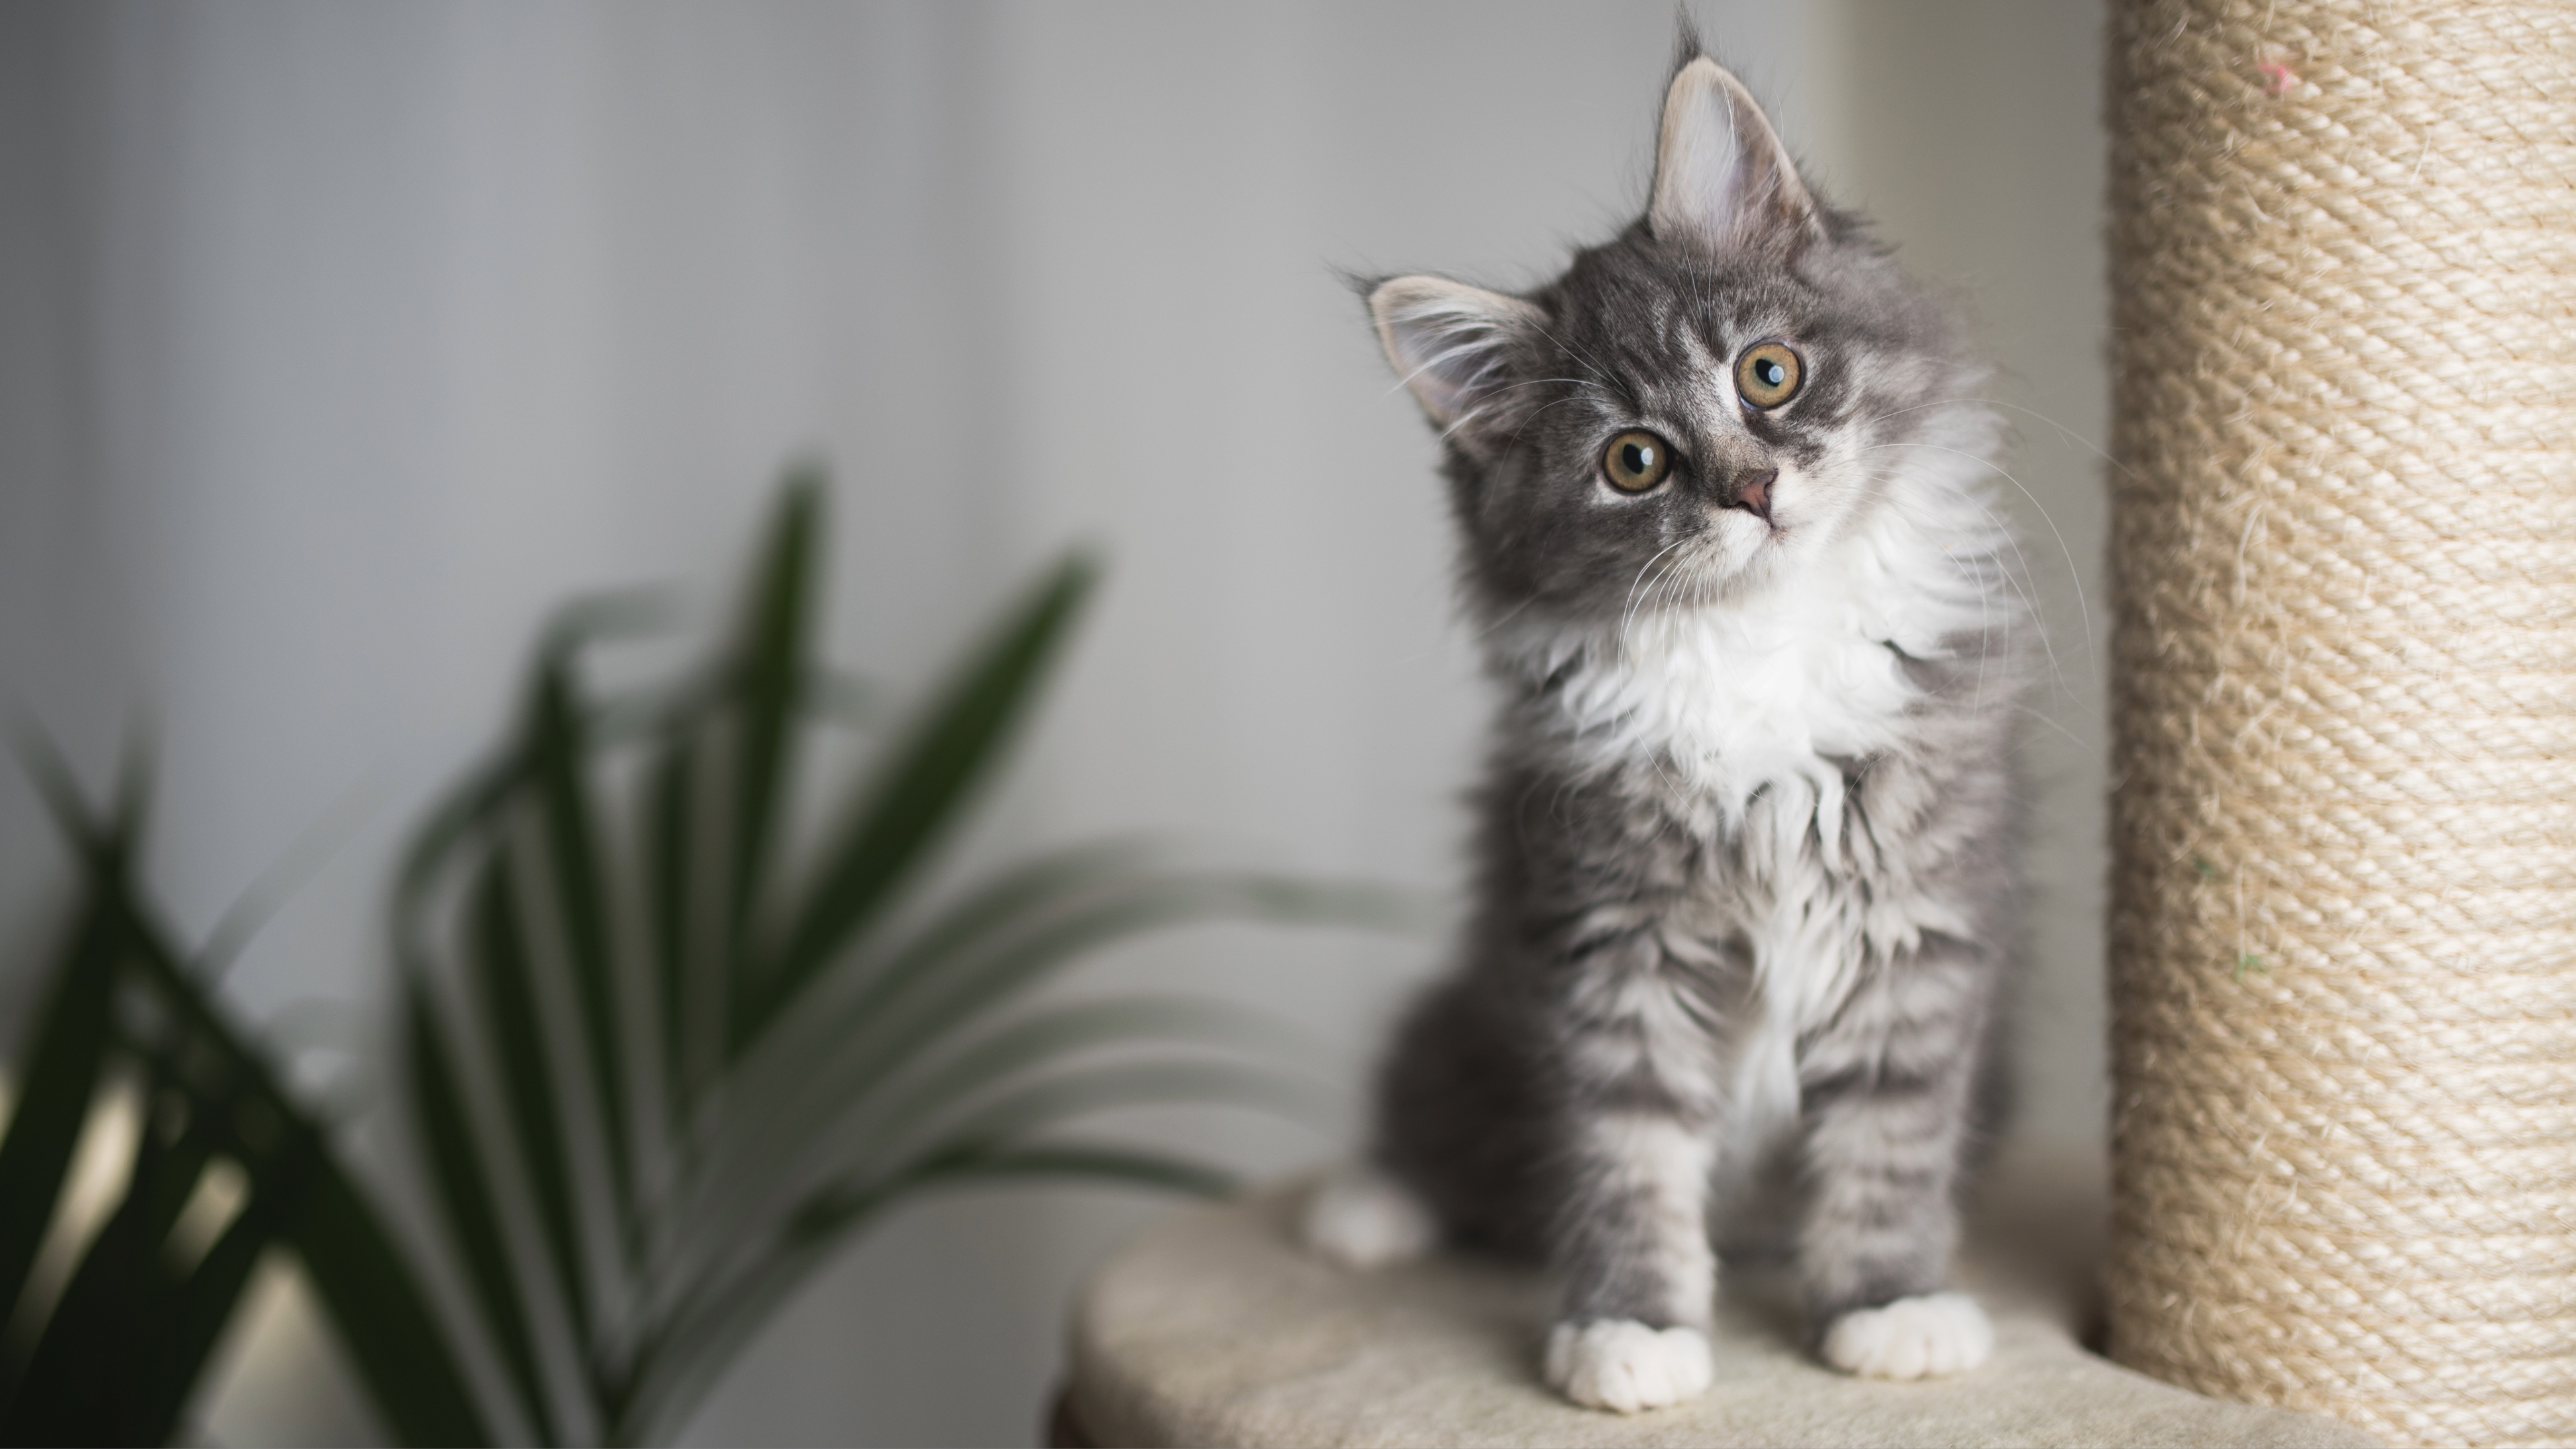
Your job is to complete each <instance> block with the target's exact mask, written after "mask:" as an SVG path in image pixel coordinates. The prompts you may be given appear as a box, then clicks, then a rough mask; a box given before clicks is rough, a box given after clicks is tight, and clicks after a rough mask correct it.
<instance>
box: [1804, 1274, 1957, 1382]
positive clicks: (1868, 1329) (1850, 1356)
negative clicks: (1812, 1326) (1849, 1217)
mask: <svg viewBox="0 0 2576 1449" xmlns="http://www.w3.org/2000/svg"><path fill="white" fill-rule="evenodd" d="M1994 1351H1995V1330H1994V1325H1992V1324H1990V1323H1988V1322H1986V1311H1985V1310H1984V1309H1982V1308H1979V1307H1978V1306H1977V1300H1975V1299H1974V1298H1971V1297H1969V1296H1968V1295H1967V1294H1965V1293H1925V1294H1921V1295H1919V1296H1917V1297H1913V1298H1899V1299H1897V1300H1896V1301H1895V1302H1893V1303H1882V1304H1880V1305H1879V1306H1878V1307H1876V1308H1860V1309H1855V1310H1853V1311H1852V1312H1849V1313H1846V1314H1844V1315H1843V1316H1842V1317H1840V1318H1837V1319H1835V1320H1834V1326H1833V1327H1831V1328H1829V1329H1827V1330H1825V1362H1827V1363H1829V1364H1832V1365H1833V1366H1834V1367H1836V1368H1838V1369H1841V1370H1842V1371H1843V1372H1845V1373H1853V1374H1858V1375H1860V1376H1861V1377H1863V1378H1870V1379H1920V1378H1937V1377H1939V1376H1941V1375H1943V1374H1955V1373H1965V1372H1967V1371H1968V1370H1969V1369H1972V1368H1975V1367H1976V1366H1977V1365H1979V1364H1981V1363H1984V1362H1985V1361H1986V1355H1987V1354H1990V1353H1992V1352H1994Z"/></svg>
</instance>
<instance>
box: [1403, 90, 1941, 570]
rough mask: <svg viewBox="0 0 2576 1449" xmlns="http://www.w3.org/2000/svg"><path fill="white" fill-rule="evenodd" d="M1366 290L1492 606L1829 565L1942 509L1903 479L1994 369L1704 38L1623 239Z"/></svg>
mask: <svg viewBox="0 0 2576 1449" xmlns="http://www.w3.org/2000/svg"><path fill="white" fill-rule="evenodd" d="M1369 310H1370V312H1371V313H1372V314H1373V315H1374V317H1375V318H1376V321H1377V329H1378V336H1379V339H1380V340H1381V341H1382V342H1383V343H1384V345H1385V347H1386V352H1387V356H1388V358H1389V360H1390V361H1392V362H1393V363H1394V365H1395V368H1396V371H1397V373H1398V374H1399V375H1400V376H1402V377H1403V379H1404V381H1405V383H1406V385H1407V386H1408V387H1410V388H1411V389H1412V391H1413V395H1414V397H1415V398H1416V399H1417V400H1419V401H1420V402H1421V404H1422V407H1423V410H1424V411H1425V412H1427V413H1428V414H1429V415H1430V417H1431V421H1432V423H1433V424H1434V426H1436V427H1438V428H1439V429H1440V432H1441V437H1442V439H1443V441H1444V444H1445V451H1446V460H1445V464H1444V470H1445V471H1446V473H1447V474H1448V477H1449V480H1450V485H1451V498H1452V504H1453V506H1454V508H1455V511H1456V513H1457V517H1458V520H1459V525H1460V528H1461V530H1462V532H1463V533H1464V535H1465V544H1466V563H1467V567H1466V571H1465V572H1466V578H1467V583H1468V587H1469V590H1470V594H1471V597H1472V599H1473V601H1474V603H1476V604H1477V605H1478V606H1479V607H1480V608H1481V609H1483V610H1484V611H1485V612H1487V613H1489V614H1498V613H1501V612H1504V611H1513V612H1518V611H1522V610H1528V609H1532V608H1533V607H1534V608H1535V610H1536V611H1537V612H1538V613H1540V614H1543V615H1546V616H1551V617H1555V618H1560V619H1567V620H1586V619H1607V618H1616V617H1620V616H1622V615H1623V614H1626V613H1628V612H1630V611H1634V610H1640V609H1644V610H1654V609H1665V608H1674V607H1690V606H1696V605H1702V604H1707V603H1712V602H1717V601H1721V600H1726V599H1730V598H1734V597H1740V596H1742V595H1743V594H1744V593H1746V592H1747V591H1752V590H1759V589H1761V588H1763V587H1765V586H1766V585H1768V584H1770V583H1772V582H1774V581H1777V580H1779V579H1782V578H1785V577H1789V576H1791V575H1793V574H1795V573H1796V572H1798V571H1799V570H1802V569H1806V568H1811V567H1814V566H1815V565H1816V563H1817V561H1818V560H1820V559H1822V558H1825V557H1827V556H1828V555H1829V554H1830V553H1831V552H1832V550H1833V549H1834V547H1835V545H1836V543H1837V541H1839V540H1843V539H1846V538H1849V537H1851V536H1853V535H1854V534H1855V532H1856V531H1857V530H1858V529H1859V528H1860V527H1861V526H1862V525H1863V523H1864V521H1865V520H1867V519H1868V518H1869V517H1870V516H1872V515H1873V514H1874V513H1878V512H1881V511H1883V510H1888V509H1898V510H1902V509H1907V508H1910V507H1931V506H1937V504H1936V503H1935V501H1934V500H1930V499H1922V500H1917V499H1909V498H1908V497H1906V496H1904V495H1905V492H1906V486H1907V485H1906V483H1905V481H1904V477H1905V475H1906V474H1907V473H1909V472H1910V471H1913V470H1912V469H1910V468H1909V467H1907V466H1906V464H1907V463H1908V461H1909V460H1912V461H1914V462H1918V463H1919V462H1920V460H1922V459H1923V458H1924V457H1925V450H1926V448H1927V447H1928V448H1932V449H1935V450H1938V449H1939V448H1941V447H1943V446H1944V445H1945V444H1944V442H1942V441H1927V440H1936V439H1942V438H1944V435H1945V434H1952V435H1955V434H1956V431H1957V423H1956V422H1955V420H1953V421H1949V422H1945V421H1944V419H1943V418H1942V415H1943V414H1944V413H1951V414H1956V413H1957V412H1958V411H1959V410H1958V409H1957V408H1956V407H1955V406H1950V405H1951V404H1954V403H1956V402H1957V400H1959V399H1961V398H1963V397H1964V396H1965V394H1967V393H1968V392H1970V391H1972V390H1973V389H1974V386H1975V384H1976V382H1977V380H1978V374H1977V371H1976V369H1975V367H1974V365H1973V364H1972V363H1971V362H1969V361H1968V360H1967V359H1966V358H1965V357H1964V356H1963V355H1962V354H1961V353H1960V351H1959V350H1958V342H1957V340H1956V337H1955V334H1954V333H1953V330H1952V329H1951V327H1950V326H1949V325H1948V324H1947V322H1946V319H1945V318H1944V316H1943V314H1942V312H1941V310H1940V309H1939V308H1937V307H1935V306H1934V305H1932V304H1931V302H1930V301H1929V300H1928V299H1927V298H1926V297H1924V296H1923V294H1921V293H1920V292H1918V291H1917V290H1915V289H1914V288H1913V287H1911V286H1910V285H1909V284H1907V283H1906V282H1905V280H1904V279H1903V278H1902V277H1901V276H1900V275H1899V274H1898V273H1897V271H1896V269H1895V267H1894V265H1893V264H1892V263H1891V262H1890V261H1889V260H1888V259H1887V257H1886V255H1885V253H1884V251H1883V250H1882V249H1880V248H1879V247H1877V246H1876V245H1874V244H1873V243H1871V242H1870V241H1869V240H1868V239H1867V238H1866V237H1865V236H1864V235H1862V234H1861V232H1860V229H1859V226H1858V224H1857V222H1855V221H1854V220H1853V219H1851V218H1850V217H1847V216H1845V215H1842V214H1840V213H1837V212H1835V211H1833V210H1832V209H1830V208H1828V207H1826V206H1825V205H1823V204H1822V203H1821V202H1819V201H1818V200H1817V198H1816V196H1815V193H1814V192H1813V191H1812V190H1810V189H1809V187H1808V186H1807V184H1806V183H1805V182H1804V181H1803V180H1801V179H1800V177H1799V175H1798V172H1797V168H1796V167H1795V165H1794V164H1793V163H1792V162H1791V160H1790V158H1789V154H1788V152H1787V151H1786V150H1785V149H1784V148H1783V147H1782V146H1781V144H1780V139H1779V137H1778V136H1777V135H1776V134H1774V132H1773V131H1772V129H1771V125H1770V122H1769V121H1768V120H1766V119H1765V118H1764V117H1763V114H1762V111H1761V109H1760V108H1759V107H1758V106H1756V105H1755V104H1754V102H1753V98H1752V96H1751V95H1749V94H1747V93H1746V91H1745V89H1744V87H1743V86H1742V85H1741V84H1739V83H1738V82H1737V81H1736V79H1735V77H1733V76H1732V75H1729V74H1728V73H1727V72H1726V71H1725V70H1723V69H1722V68H1720V67H1719V66H1718V64H1717V63H1716V62H1715V61H1712V60H1710V59H1708V58H1707V57H1705V56H1692V57H1690V58H1689V59H1688V60H1687V63H1685V64H1684V65H1682V66H1681V67H1680V69H1679V70H1678V71H1677V72H1676V73H1675V75H1674V77H1673V81H1672V85H1671V88H1670V89H1669V91H1668V92H1667V94H1666V96H1665V101H1664V113H1663V126H1662V130H1661V133H1660V136H1659V138H1658V141H1657V145H1656V150H1655V183H1654V193H1653V198H1652V200H1651V201H1650V202H1649V204H1648V206H1647V209H1646V214H1645V215H1644V216H1643V217H1641V218H1640V219H1639V220H1638V221H1637V222H1635V223H1634V224H1633V225H1631V226H1629V227H1628V228H1627V230H1626V231H1624V232H1623V233H1621V234H1620V236H1619V237H1618V238H1617V239H1616V240H1613V241H1612V242H1610V243H1609V244H1608V245H1605V246H1600V247H1595V248H1592V249H1590V250H1587V251H1584V252H1581V253H1579V254H1578V255H1577V256H1576V257H1575V259H1574V263H1573V265H1572V266H1571V267H1569V268H1568V269H1567V270H1566V272H1565V274H1564V275H1563V276H1561V277H1558V278H1557V279H1556V280H1555V281H1553V282H1551V283H1549V284H1548V285H1547V286H1545V287H1542V288H1540V289H1539V290H1537V291H1536V292H1534V293H1531V294H1529V295H1527V296H1506V295H1503V294H1501V293H1498V292H1490V291H1486V290H1483V289H1481V288H1477V287H1471V286H1467V285H1465V284H1463V283H1460V282H1453V281H1449V280H1447V279H1445V278H1440V277H1428V276H1408V277H1397V278H1394V279H1392V280H1390V281H1386V282H1382V283H1380V284H1378V285H1377V287H1376V288H1375V290H1374V291H1373V292H1372V293H1371V294H1370V297H1369ZM1960 441H1966V440H1965V439H1964V438H1960V437H1957V436H1950V437H1948V438H1947V442H1949V443H1956V442H1960ZM1971 446H1972V447H1974V446H1975V444H1973V443H1972V444H1971ZM1934 471H1936V472H1939V471H1955V470H1942V469H1935V470H1934Z"/></svg>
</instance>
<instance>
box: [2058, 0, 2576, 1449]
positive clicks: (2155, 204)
mask: <svg viewBox="0 0 2576 1449" xmlns="http://www.w3.org/2000/svg"><path fill="white" fill-rule="evenodd" d="M2110 95H2111V128H2112V135H2113V164H2112V177H2113V180H2112V218H2113V219H2112V229H2111V237H2112V258H2113V262H2112V275H2113V292H2114V296H2115V299H2116V300H2115V332H2114V342H2113V351H2114V355H2115V376H2116V421H2115V424H2114V433H2113V438H2114V441H2113V452H2114V454H2115V456H2116V457H2117V460H2118V464H2117V468H2116V470H2115V473H2114V476H2113V478H2112V494H2113V498H2114V511H2113V524H2112V562H2113V568H2114V571H2115V573H2116V576H2117V586H2118V591H2119V595H2120V600H2121V612H2120V616H2119V624H2118V628H2117V633H2116V636H2115V648H2114V653H2113V663H2112V674H2111V678H2112V689H2113V696H2114V718H2115V721H2116V725H2115V728H2116V745H2115V751H2116V753H2115V759H2114V775H2115V779H2116V781H2117V784H2116V788H2115V791H2114V797H2113V822H2114V823H2113V841H2114V867H2113V888H2112V896H2113V904H2112V910H2111V921H2110V940H2111V957H2112V981H2113V1009H2114V1017H2115V1075H2116V1109H2115V1110H2116V1115H2117V1121H2116V1127H2115V1134H2114V1160H2115V1167H2114V1184H2113V1213H2114V1231H2113V1241H2112V1251H2111V1270H2110V1275H2109V1289H2110V1305H2111V1329H2112V1332H2111V1343H2112V1351H2113V1353H2114V1355H2115V1356H2116V1357H2117V1358H2118V1359H2119V1360H2120V1361H2122V1362H2124V1363H2127V1364H2131V1365H2134V1366H2136V1367H2138V1368H2141V1369H2143V1370H2145V1371H2147V1372H2149V1373H2152V1374H2155V1375H2156V1376H2158V1377H2161V1378H2165V1379H2168V1380H2170V1381H2172V1382H2175V1383H2177V1384H2182V1385H2187V1386H2190V1387H2193V1388H2196V1389H2200V1390H2202V1391H2204V1392H2207V1393H2211V1394H2216V1395H2221V1396H2224V1397H2229V1398H2235V1399H2241V1400H2246V1401H2250V1402H2256V1403H2269V1404H2281V1405H2289V1406H2295V1407H2301V1408H2308V1409H2315V1410H2321V1411H2324V1412H2328V1413H2332V1414H2335V1415H2337V1416H2339V1417H2342V1418H2344V1419H2347V1420H2349V1421H2351V1422H2352V1423H2354V1424H2357V1425H2359V1426H2361V1427H2363V1428H2365V1429H2367V1430H2368V1431H2370V1432H2371V1433H2372V1434H2374V1435H2376V1436H2378V1437H2380V1438H2383V1439H2385V1440H2389V1441H2391V1442H2402V1443H2441V1444H2509V1443H2514V1444H2518V1443H2565V1442H2569V1441H2570V1440H2571V1439H2576V718H2571V714H2576V8H2571V7H2569V6H2568V5H2566V4H2565V3H2563V0H2152V3H2146V0H2138V3H2122V4H2117V5H2115V6H2114V7H2113V19H2112V35H2111V88H2110Z"/></svg>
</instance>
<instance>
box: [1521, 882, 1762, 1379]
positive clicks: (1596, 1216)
mask: <svg viewBox="0 0 2576 1449" xmlns="http://www.w3.org/2000/svg"><path fill="white" fill-rule="evenodd" d="M1623 957H1624V958H1626V959H1620V958H1623ZM1708 964H1709V963H1706V962H1693V963H1690V964H1687V965H1685V964H1683V963H1680V962H1677V961H1674V960H1671V959H1669V958H1668V957H1667V956H1666V955H1665V954H1664V952H1663V947H1662V946H1661V945H1660V944H1659V943H1658V942H1657V941H1656V939H1655V938H1654V937H1653V936H1652V935H1651V934H1650V933H1640V934H1639V935H1637V936H1634V937H1631V938H1630V939H1628V940H1627V941H1625V942H1624V943H1620V945H1619V946H1618V947H1617V948H1616V949H1615V950H1613V951H1606V952H1602V953H1599V954H1597V955H1595V956H1594V957H1593V959H1591V960H1590V961H1587V962H1584V963H1582V964H1581V965H1579V966H1578V967H1577V968H1576V969H1577V970H1579V971H1580V972H1581V973H1582V976H1581V978H1579V979H1581V980H1583V981H1584V982H1585V983H1586V985H1585V986H1583V987H1581V988H1578V989H1577V990H1576V991H1575V992H1574V993H1572V1000H1571V1001H1570V1002H1569V1003H1568V1008H1569V1009H1568V1012H1567V1020H1568V1024H1569V1029H1570V1031H1571V1032H1572V1033H1573V1034H1572V1036H1571V1037H1570V1039H1569V1041H1568V1042H1567V1044H1566V1050H1565V1052H1564V1054H1563V1071H1564V1072H1565V1081H1564V1089H1565V1090H1566V1092H1567V1094H1568V1096H1569V1098H1570V1100H1569V1101H1568V1102H1567V1103H1566V1104H1565V1110H1564V1111H1563V1112H1562V1113H1561V1114H1560V1115H1559V1116H1558V1118H1557V1120H1558V1121H1559V1123H1560V1124H1561V1128H1562V1130H1563V1131H1564V1133H1565V1139H1564V1141H1563V1142H1562V1144H1561V1147H1560V1150H1561V1152H1562V1153H1563V1154H1564V1156H1563V1161H1564V1164H1565V1172H1566V1179H1565V1183H1564V1193H1565V1197H1564V1203H1563V1208H1562V1211H1561V1214H1560V1216H1559V1218H1558V1220H1557V1224H1556V1229H1555V1243H1554V1257H1555V1259H1556V1261H1557V1264H1558V1266H1559V1267H1561V1268H1562V1269H1563V1270H1564V1272H1565V1280H1566V1296H1565V1304H1564V1309H1563V1312H1562V1314H1561V1315H1560V1318H1559V1321H1558V1323H1557V1325H1556V1327H1555V1328H1554V1329H1553V1330H1552V1332H1551V1333H1550V1335H1549V1338H1548V1345H1547V1360H1546V1371H1547V1379H1548V1382H1549V1383H1550V1384H1552V1385H1554V1386H1555V1387H1556V1388H1558V1389H1560V1390H1562V1391H1563V1392H1564V1393H1565V1395H1566V1396H1567V1397H1568V1398H1571V1399H1573V1400H1574V1401H1575V1402H1577V1403H1580V1404H1588V1405H1591V1406H1592V1407H1595V1408H1605V1409H1616V1410H1619V1411H1621V1412H1623V1413H1633V1412H1635V1411H1637V1410H1640V1409H1651V1408H1657V1407H1660V1406H1662V1405H1665V1404H1670V1403H1677V1402H1679V1401H1681V1400H1683V1399H1689V1398H1695V1397H1697V1396H1698V1395H1699V1394H1701V1393H1703V1392H1705V1391H1706V1390H1707V1388H1708V1385H1709V1381H1710V1379H1711V1377H1712V1366H1711V1364H1710V1361H1709V1350H1708V1338H1707V1329H1708V1323H1709V1315H1710V1313H1711V1311H1712V1309H1713V1306H1714V1300H1715V1297H1716V1293H1717V1255H1716V1253H1715V1251H1714V1250H1713V1249H1712V1248H1711V1246H1710V1243H1709V1231H1708V1208H1709V1174H1710V1171H1711V1169H1712V1168H1713V1167H1714V1166H1715V1165H1716V1153H1717V1139H1718V1120H1719V1113H1720V1110H1721V1098H1720V1095H1719V1087H1718V1081H1719V1073H1718V1071H1717V1065H1718V1064H1717V1059H1716V1054H1715V1051H1714V1049H1713V1047H1712V1044H1711V1042H1710V1040H1709V1038H1708V1036H1707V1034H1706V1032H1705V1030H1704V1029H1703V1027H1702V1026H1701V1022H1702V1021H1703V1020H1704V1012H1703V1004H1702V1003H1699V1002H1694V1001H1693V1000H1691V999H1688V998H1687V997H1686V995H1685V993H1687V992H1689V991H1691V989H1692V983H1694V982H1700V981H1704V980H1705V976H1706V969H1705V968H1706V967H1707V966H1708Z"/></svg>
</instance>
